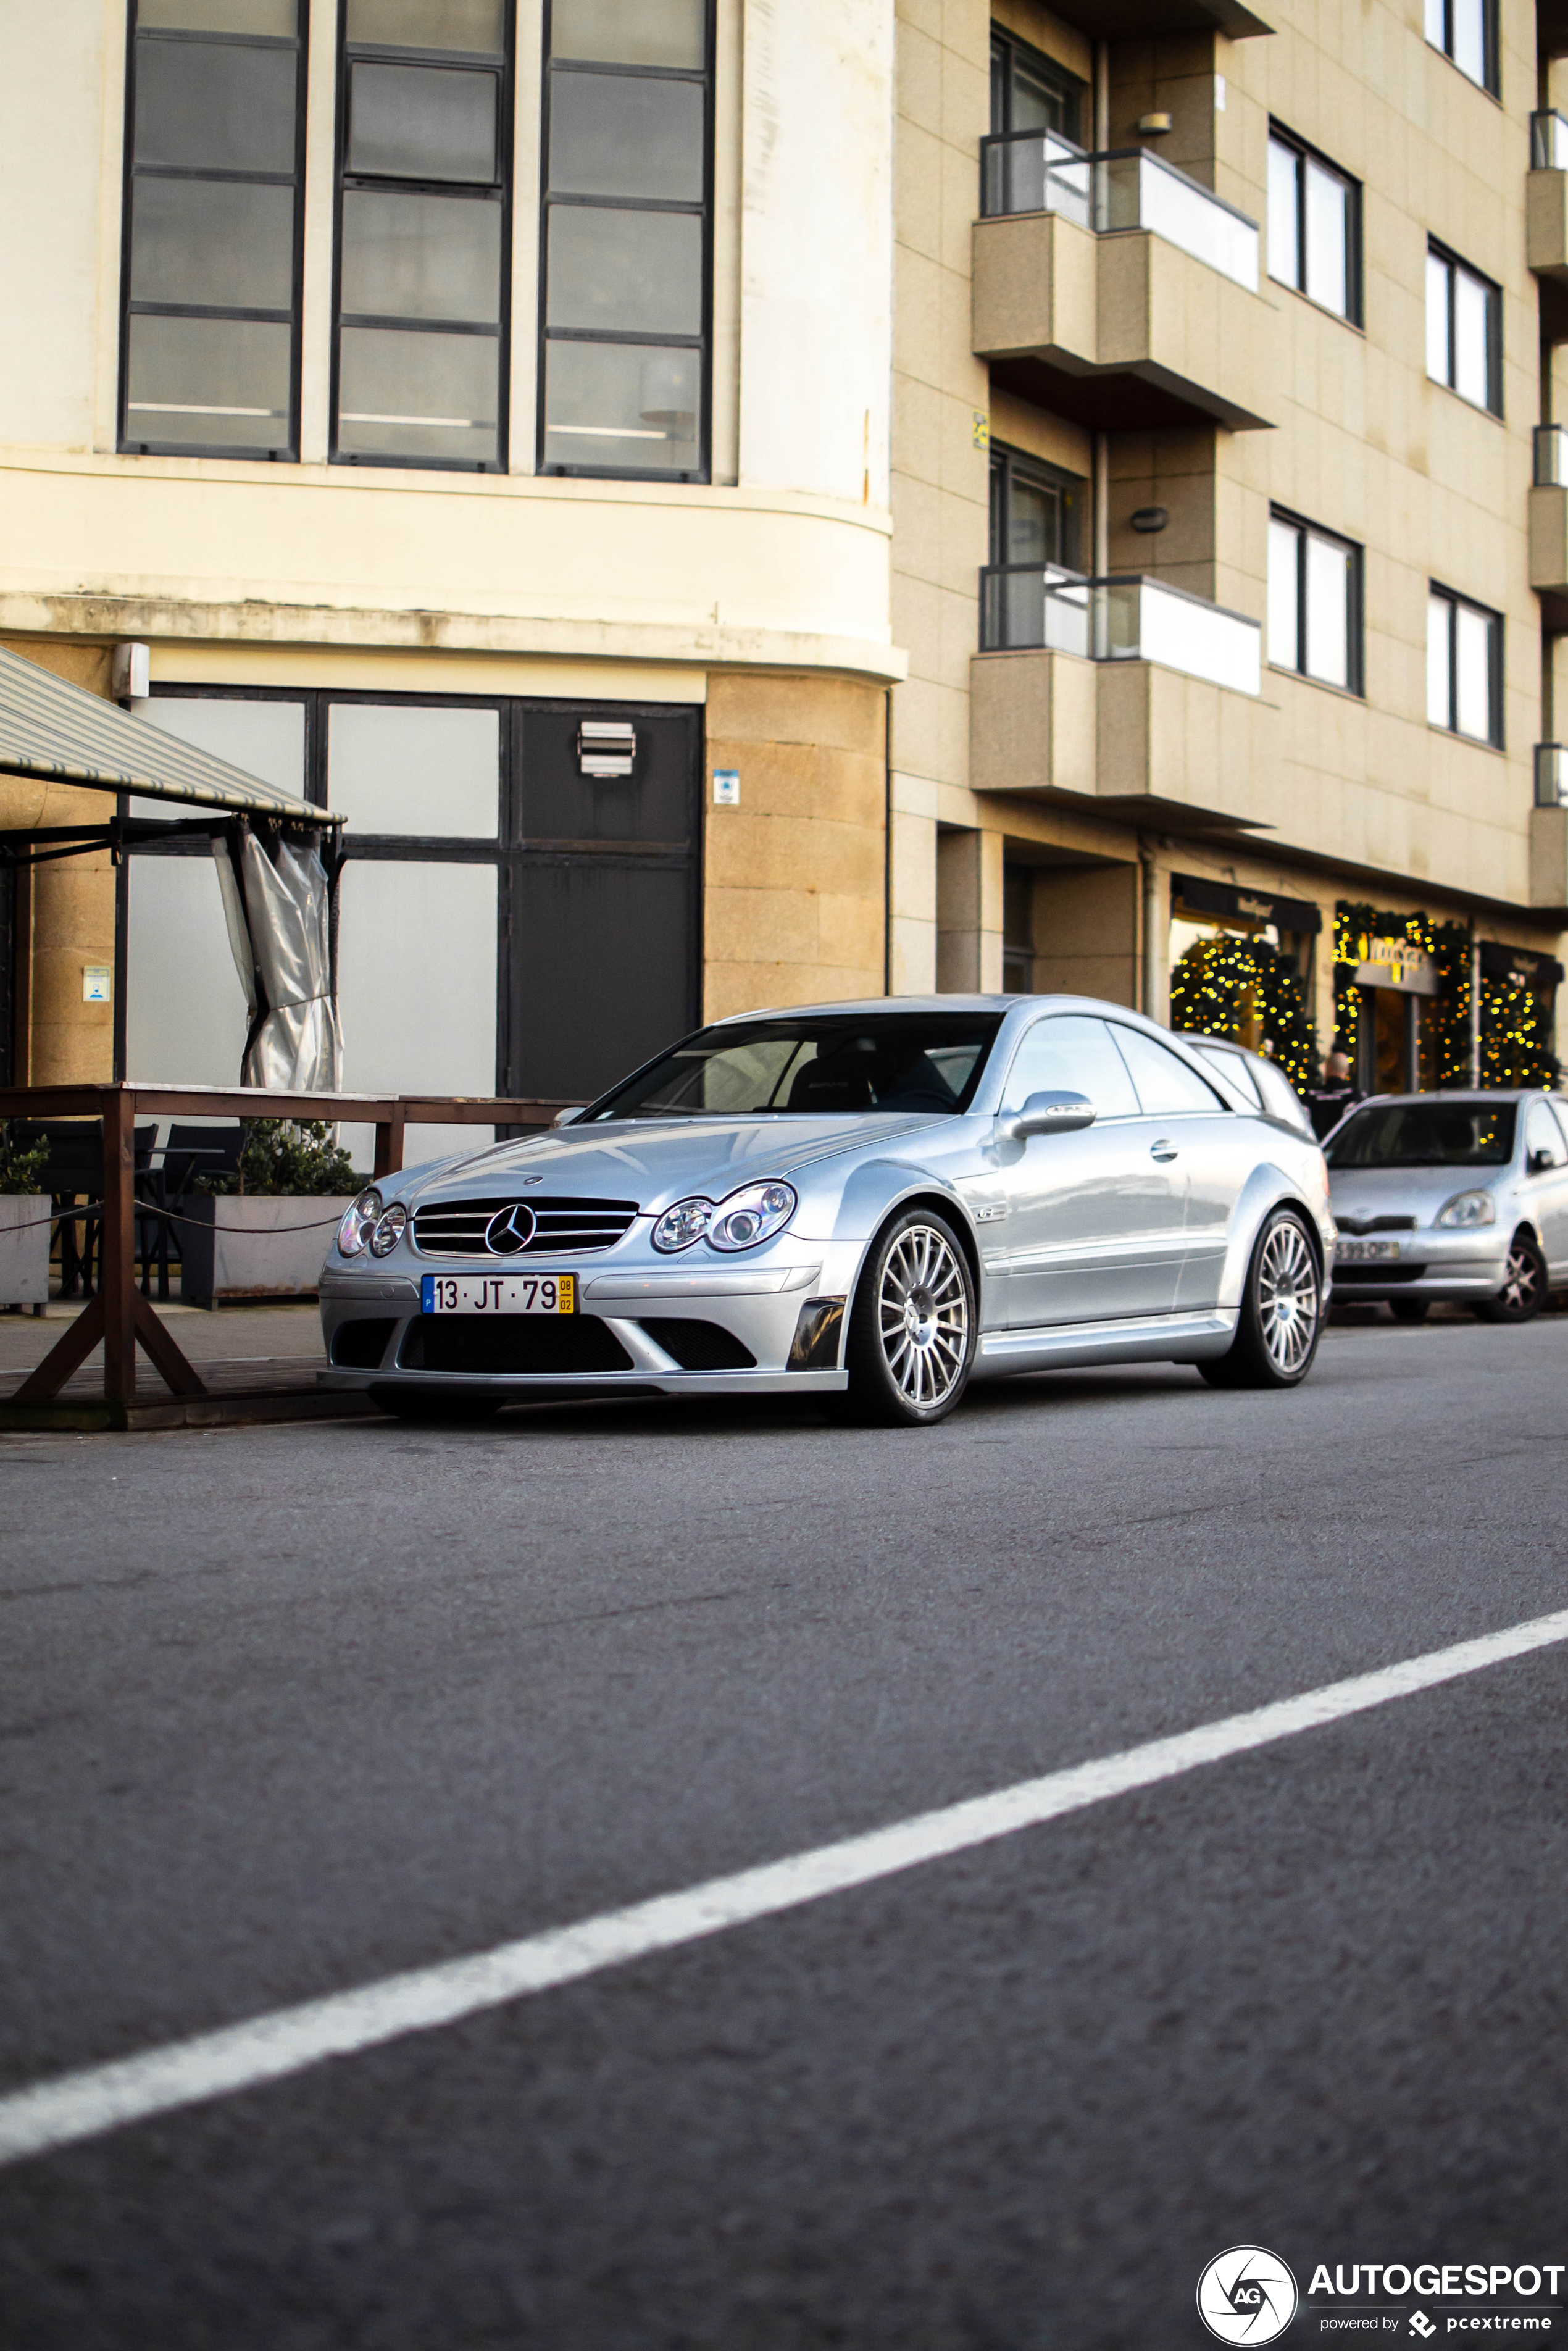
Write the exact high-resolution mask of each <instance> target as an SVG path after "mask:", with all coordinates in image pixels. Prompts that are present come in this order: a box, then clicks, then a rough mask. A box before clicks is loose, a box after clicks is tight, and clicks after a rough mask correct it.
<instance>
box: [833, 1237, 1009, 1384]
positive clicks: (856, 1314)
mask: <svg viewBox="0 0 1568 2351" xmlns="http://www.w3.org/2000/svg"><path fill="white" fill-rule="evenodd" d="M977 1336H978V1329H977V1314H976V1311H975V1285H974V1280H973V1279H972V1277H971V1275H970V1272H969V1261H968V1259H967V1257H966V1256H965V1254H964V1250H963V1246H962V1244H961V1243H960V1241H959V1239H958V1237H957V1235H956V1233H955V1232H954V1230H953V1228H952V1227H951V1225H949V1224H948V1223H946V1220H945V1219H944V1218H943V1217H939V1216H936V1215H934V1214H933V1213H932V1211H931V1210H930V1209H927V1208H915V1209H912V1210H910V1211H909V1212H908V1213H907V1214H906V1215H904V1216H902V1217H894V1220H893V1222H892V1224H890V1225H889V1226H888V1227H887V1228H886V1229H885V1230H884V1231H883V1233H881V1234H880V1235H879V1236H878V1238H877V1239H876V1240H875V1242H874V1243H873V1246H872V1249H871V1252H870V1254H869V1256H868V1257H867V1259H866V1263H865V1267H864V1270H863V1271H862V1275H861V1279H860V1286H859V1288H858V1289H857V1290H856V1291H855V1302H854V1307H853V1310H852V1313H851V1315H850V1330H849V1342H848V1345H847V1347H846V1349H845V1358H844V1359H845V1363H846V1365H847V1367H848V1370H849V1375H850V1385H849V1409H850V1413H851V1415H852V1417H853V1418H854V1419H856V1420H862V1421H870V1422H873V1423H877V1424H880V1425H881V1426H883V1427H888V1428H926V1427H929V1426H932V1424H933V1423H935V1422H936V1421H938V1420H946V1417H947V1415H948V1414H949V1413H950V1412H951V1411H952V1409H953V1407H954V1405H956V1403H957V1401H958V1399H959V1397H960V1396H961V1395H963V1393H964V1390H965V1389H966V1387H967V1385H968V1384H969V1373H970V1369H971V1367H972V1365H973V1364H974V1360H975V1347H976V1343H977Z"/></svg>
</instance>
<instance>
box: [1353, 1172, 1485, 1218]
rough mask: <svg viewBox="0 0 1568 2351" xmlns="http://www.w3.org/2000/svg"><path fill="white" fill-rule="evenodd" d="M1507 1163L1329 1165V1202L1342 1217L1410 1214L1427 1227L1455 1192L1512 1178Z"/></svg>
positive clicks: (1483, 1188) (1482, 1186) (1476, 1188)
mask: <svg viewBox="0 0 1568 2351" xmlns="http://www.w3.org/2000/svg"><path fill="white" fill-rule="evenodd" d="M1512 1176H1513V1170H1512V1169H1511V1167H1331V1168H1330V1169H1329V1202H1330V1206H1331V1207H1332V1208H1333V1214H1334V1217H1335V1218H1336V1219H1337V1220H1339V1221H1341V1222H1343V1219H1344V1218H1345V1217H1396V1216H1405V1217H1415V1219H1416V1223H1417V1224H1418V1225H1429V1224H1430V1223H1431V1221H1432V1219H1433V1217H1435V1216H1436V1215H1437V1211H1438V1209H1439V1208H1440V1207H1442V1205H1443V1203H1444V1201H1445V1200H1451V1199H1452V1198H1453V1196H1454V1195H1455V1193H1456V1192H1492V1191H1496V1190H1498V1189H1499V1188H1500V1186H1506V1185H1508V1184H1509V1183H1511V1181H1512Z"/></svg>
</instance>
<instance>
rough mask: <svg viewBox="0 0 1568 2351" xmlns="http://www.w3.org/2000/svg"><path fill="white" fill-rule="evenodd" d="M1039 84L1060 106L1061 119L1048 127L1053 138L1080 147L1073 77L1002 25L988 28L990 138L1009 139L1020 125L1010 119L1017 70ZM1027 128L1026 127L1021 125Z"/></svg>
mask: <svg viewBox="0 0 1568 2351" xmlns="http://www.w3.org/2000/svg"><path fill="white" fill-rule="evenodd" d="M1020 67H1021V68H1022V69H1023V71H1024V72H1025V73H1027V74H1028V75H1029V76H1030V78H1032V79H1033V80H1035V81H1037V82H1039V83H1040V85H1041V86H1042V88H1043V89H1046V90H1047V91H1048V92H1049V93H1050V94H1051V96H1052V97H1054V98H1056V99H1058V100H1059V101H1060V103H1061V111H1062V120H1061V124H1060V125H1055V124H1053V125H1051V130H1052V131H1053V133H1054V135H1055V136H1056V137H1058V138H1061V139H1070V140H1071V141H1072V143H1073V145H1074V146H1081V145H1082V126H1083V100H1084V95H1085V92H1084V88H1083V84H1082V82H1081V81H1080V80H1079V78H1078V77H1077V76H1076V74H1070V73H1069V72H1068V71H1067V69H1066V68H1065V67H1063V66H1059V65H1058V64H1056V62H1055V61H1054V59H1052V58H1051V57H1047V56H1046V55H1045V54H1044V52H1043V51H1042V50H1040V49H1037V48H1035V47H1033V46H1032V45H1031V44H1030V42H1028V41H1020V40H1019V38H1018V37H1017V35H1016V34H1014V33H1009V31H1008V30H1007V28H1006V26H1002V25H993V26H992V27H991V136H992V138H993V139H1006V138H1009V137H1010V136H1011V135H1012V134H1013V132H1014V131H1018V130H1019V128H1020V126H1019V124H1018V123H1017V122H1015V121H1014V120H1013V92H1014V83H1015V77H1016V75H1017V73H1018V70H1019V68H1020ZM1021 127H1022V128H1024V129H1028V128H1030V126H1029V125H1027V124H1025V125H1023V126H1021Z"/></svg>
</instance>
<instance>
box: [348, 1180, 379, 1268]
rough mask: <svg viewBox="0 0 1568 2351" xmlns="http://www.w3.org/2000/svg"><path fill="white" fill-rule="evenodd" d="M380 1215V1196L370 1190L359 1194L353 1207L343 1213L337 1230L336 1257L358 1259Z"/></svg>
mask: <svg viewBox="0 0 1568 2351" xmlns="http://www.w3.org/2000/svg"><path fill="white" fill-rule="evenodd" d="M381 1213H382V1196H381V1194H380V1193H379V1192H377V1191H375V1190H374V1189H371V1191H369V1192H361V1194H360V1196H359V1198H358V1199H357V1200H356V1201H355V1202H354V1204H353V1206H352V1207H350V1208H346V1209H345V1210H344V1212H343V1221H342V1223H341V1224H340V1226H339V1228H338V1255H339V1256H340V1257H358V1256H359V1254H360V1251H361V1249H363V1248H364V1246H365V1243H366V1242H367V1241H368V1240H369V1239H370V1237H371V1234H372V1233H373V1232H374V1230H375V1228H376V1222H377V1219H378V1218H379V1217H380V1216H381Z"/></svg>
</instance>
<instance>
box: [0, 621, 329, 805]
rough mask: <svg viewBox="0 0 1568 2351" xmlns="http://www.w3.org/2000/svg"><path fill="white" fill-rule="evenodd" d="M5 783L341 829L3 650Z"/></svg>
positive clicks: (1, 758)
mask: <svg viewBox="0 0 1568 2351" xmlns="http://www.w3.org/2000/svg"><path fill="white" fill-rule="evenodd" d="M0 776H33V777H38V778H44V779H45V780H47V781H48V782H51V783H59V784H82V785H86V786H87V787H88V788H89V789H93V790H97V791H107V792H136V793H138V794H140V795H141V797H142V798H144V799H160V800H174V801H178V802H180V803H181V804H182V805H183V806H185V807H188V808H209V809H212V808H215V809H224V810H227V811H229V812H230V813H232V814H233V815H235V816H269V817H273V818H276V819H277V820H280V821H282V822H284V823H289V824H312V825H319V824H340V823H341V822H342V819H341V817H339V816H334V815H333V814H332V812H331V810H329V809H324V808H317V807H316V806H315V805H314V804H313V802H311V801H309V800H303V799H297V798H296V797H295V795H294V794H293V793H292V792H285V791H280V790H279V789H278V787H277V785H276V784H267V783H263V781H262V780H261V778H260V777H259V776H247V775H246V772H245V770H244V768H231V767H230V765H229V763H228V761H227V760H226V759H218V758H214V756H213V754H212V753H211V752H210V751H203V750H199V749H198V748H197V747H196V746H195V745H194V744H193V743H184V742H182V741H181V739H180V737H178V736H177V735H166V734H165V733H164V731H163V729H162V727H161V726H152V725H151V724H150V723H149V722H148V721H147V720H146V719H145V718H137V717H134V716H131V713H130V712H129V711H124V710H121V709H120V706H119V705H118V704H117V703H112V702H105V701H104V699H103V698H102V696H101V695H97V694H89V693H88V691H87V690H86V688H85V687H84V686H79V685H72V684H70V683H69V682H68V680H67V679H65V678H63V677H57V676H56V675H55V674H54V672H53V671H52V670H47V669H40V668H39V666H38V664H37V662H30V661H24V660H23V659H22V657H21V655H20V654H19V653H6V652H5V650H4V648H0Z"/></svg>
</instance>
